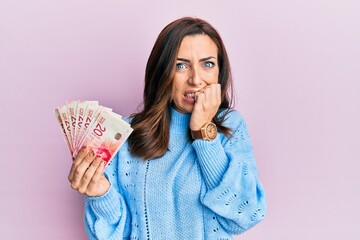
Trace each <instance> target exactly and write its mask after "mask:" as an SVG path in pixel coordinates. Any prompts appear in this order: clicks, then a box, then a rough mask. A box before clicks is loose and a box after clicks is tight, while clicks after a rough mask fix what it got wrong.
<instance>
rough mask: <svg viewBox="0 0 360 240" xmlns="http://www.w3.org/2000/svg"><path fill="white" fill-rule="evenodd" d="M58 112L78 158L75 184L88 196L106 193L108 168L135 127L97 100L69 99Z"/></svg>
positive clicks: (74, 166)
mask: <svg viewBox="0 0 360 240" xmlns="http://www.w3.org/2000/svg"><path fill="white" fill-rule="evenodd" d="M55 115H56V118H57V120H58V123H59V125H60V127H61V130H62V132H63V137H64V140H65V142H66V144H67V146H68V148H69V151H70V153H71V156H72V158H73V160H74V161H73V164H72V166H71V170H70V173H69V176H68V179H69V181H70V183H71V187H72V188H73V189H75V190H77V191H78V192H80V193H82V194H86V195H88V196H101V195H103V194H104V193H106V191H107V190H108V189H109V187H110V183H109V181H108V180H107V179H106V177H105V176H104V169H105V167H106V166H107V165H108V164H109V163H110V162H111V160H112V159H113V157H114V156H115V154H116V153H117V152H118V151H119V149H120V147H121V146H122V145H123V143H124V142H125V141H126V139H127V138H128V137H129V135H130V134H131V132H132V130H133V129H132V128H131V127H130V125H129V124H128V123H127V122H126V121H124V120H122V117H121V116H120V115H118V114H116V113H114V112H112V110H111V109H110V108H106V107H103V106H100V105H99V104H98V102H97V101H68V102H67V103H66V104H65V105H64V106H62V107H59V108H57V109H55Z"/></svg>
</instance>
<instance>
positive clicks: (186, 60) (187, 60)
mask: <svg viewBox="0 0 360 240" xmlns="http://www.w3.org/2000/svg"><path fill="white" fill-rule="evenodd" d="M211 58H215V59H216V57H213V56H210V57H206V58H202V59H200V60H199V62H205V61H207V60H209V59H211ZM177 60H178V61H183V62H191V61H190V60H189V59H185V58H177Z"/></svg>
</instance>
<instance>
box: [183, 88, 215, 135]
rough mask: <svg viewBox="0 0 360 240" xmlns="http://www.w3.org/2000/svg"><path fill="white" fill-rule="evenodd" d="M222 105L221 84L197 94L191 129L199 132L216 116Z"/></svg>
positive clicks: (201, 90)
mask: <svg viewBox="0 0 360 240" xmlns="http://www.w3.org/2000/svg"><path fill="white" fill-rule="evenodd" d="M220 104H221V86H220V84H218V83H216V84H210V85H207V86H206V87H205V88H203V89H200V90H199V91H198V92H196V93H195V104H194V108H193V111H192V113H191V119H190V129H191V130H193V131H196V130H199V129H200V128H201V127H202V126H203V125H204V124H205V123H206V122H211V120H212V119H213V118H214V116H215V115H216V113H217V111H218V109H219V106H220Z"/></svg>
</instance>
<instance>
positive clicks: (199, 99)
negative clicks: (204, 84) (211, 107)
mask: <svg viewBox="0 0 360 240" xmlns="http://www.w3.org/2000/svg"><path fill="white" fill-rule="evenodd" d="M195 96H196V101H195V106H200V105H202V104H203V102H204V101H205V93H203V92H200V91H199V92H197V93H195Z"/></svg>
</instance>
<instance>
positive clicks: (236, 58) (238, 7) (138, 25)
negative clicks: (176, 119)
mask: <svg viewBox="0 0 360 240" xmlns="http://www.w3.org/2000/svg"><path fill="white" fill-rule="evenodd" d="M359 13H360V1H358V0H353V1H351V0H338V1H335V0H326V1H325V0H298V1H295V0H294V1H289V0H273V1H267V0H253V1H235V0H234V1H224V3H221V1H211V0H207V1H190V0H182V1H160V0H152V1H141V2H140V1H125V0H62V1H48V0H31V1H30V0H29V1H26V0H22V1H21V0H2V1H1V2H0V80H1V81H0V84H1V85H0V91H1V95H0V109H1V118H0V133H1V140H0V149H1V150H0V152H1V174H0V187H1V188H0V238H1V239H59V240H60V239H61V240H63V239H74V240H75V239H86V235H85V231H84V227H83V218H82V215H83V198H82V196H81V195H80V194H78V193H76V192H74V191H73V190H72V189H71V188H70V185H69V183H68V181H67V174H68V171H69V167H70V164H71V160H70V157H69V155H68V152H67V148H66V145H65V144H64V142H63V139H62V136H61V133H60V130H59V129H58V126H57V123H56V121H55V118H54V113H53V109H54V108H55V107H57V106H60V105H62V104H64V102H65V101H66V100H68V99H88V100H90V99H91V100H99V101H100V103H101V104H102V105H105V106H108V107H112V108H113V109H114V110H115V111H116V112H118V113H120V114H123V115H128V114H130V113H132V112H134V111H135V110H136V108H137V106H138V104H139V103H140V102H141V96H142V88H143V77H144V68H145V64H146V60H147V57H148V56H149V53H150V50H151V48H152V45H153V44H154V41H155V39H156V37H157V35H158V34H159V32H160V31H161V29H162V28H163V27H164V26H165V25H166V24H167V23H169V22H170V21H172V20H174V19H176V18H179V17H182V16H187V15H190V16H198V17H201V18H204V19H207V20H208V21H210V23H212V24H213V25H214V26H215V27H216V28H217V29H219V31H220V33H221V35H222V37H223V39H224V41H225V44H226V47H227V49H228V52H229V55H230V60H231V63H232V69H233V75H234V80H235V86H236V91H237V96H238V101H237V106H236V109H237V110H239V111H240V112H241V113H242V114H243V115H244V117H245V118H246V120H247V122H248V125H249V128H250V133H251V136H252V140H253V144H254V148H255V156H256V159H257V162H258V166H259V170H260V177H261V179H262V182H263V184H264V186H265V188H266V193H267V198H268V214H267V216H266V219H265V220H264V221H263V222H262V223H260V224H259V225H258V226H256V227H255V228H254V229H251V230H250V231H248V232H247V233H245V234H244V235H243V236H242V237H237V238H236V239H252V240H263V239H274V240H289V239H291V240H304V239H327V240H332V239H333V240H335V239H347V240H355V239H356V240H357V239H360V220H359V218H360V207H359V203H360V185H359V183H360V177H359V173H358V172H359V170H360V164H359V162H360V153H359V149H360V137H359V136H360V106H359V105H360V104H359V103H360V94H359V92H360V14H359Z"/></svg>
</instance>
